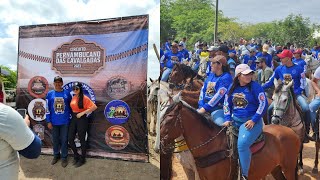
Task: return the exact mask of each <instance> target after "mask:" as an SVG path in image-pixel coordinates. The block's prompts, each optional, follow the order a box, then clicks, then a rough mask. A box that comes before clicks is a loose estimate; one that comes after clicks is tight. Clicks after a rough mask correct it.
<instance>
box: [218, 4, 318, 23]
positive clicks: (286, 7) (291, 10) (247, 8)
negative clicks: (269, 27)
mask: <svg viewBox="0 0 320 180" xmlns="http://www.w3.org/2000/svg"><path fill="white" fill-rule="evenodd" d="M218 7H219V10H222V12H223V14H224V15H225V16H227V17H235V18H237V21H238V22H246V23H258V22H271V21H274V20H282V19H284V18H285V17H287V16H288V15H289V14H301V15H302V16H303V17H305V18H306V17H309V18H310V21H311V22H312V23H317V24H320V16H319V7H320V1H319V0H267V1H261V0H220V1H219V4H218Z"/></svg>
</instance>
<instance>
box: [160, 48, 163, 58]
mask: <svg viewBox="0 0 320 180" xmlns="http://www.w3.org/2000/svg"><path fill="white" fill-rule="evenodd" d="M163 55H164V52H163V50H162V49H161V48H160V59H161V58H162V56H163Z"/></svg>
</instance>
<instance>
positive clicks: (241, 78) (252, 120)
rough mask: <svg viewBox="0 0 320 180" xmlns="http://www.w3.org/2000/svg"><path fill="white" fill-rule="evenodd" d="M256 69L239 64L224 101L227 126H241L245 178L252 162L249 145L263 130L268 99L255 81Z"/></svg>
mask: <svg viewBox="0 0 320 180" xmlns="http://www.w3.org/2000/svg"><path fill="white" fill-rule="evenodd" d="M253 74H254V71H253V70H252V69H250V67H249V66H248V65H247V64H239V65H238V66H237V67H236V70H235V78H234V80H233V83H232V85H231V88H230V89H229V92H228V94H227V95H226V97H225V101H224V107H223V109H224V115H225V123H223V125H224V126H229V125H231V124H232V125H233V126H235V127H237V128H238V129H239V135H238V153H239V159H240V165H241V170H242V179H247V177H248V173H249V167H250V162H251V151H250V146H251V145H252V144H253V143H254V142H255V140H256V139H257V138H258V137H259V135H260V134H261V133H262V127H263V121H262V117H263V115H264V113H265V112H266V110H267V107H268V101H267V97H266V95H265V93H264V91H263V89H262V87H261V86H260V85H259V84H258V83H257V82H255V81H252V77H253Z"/></svg>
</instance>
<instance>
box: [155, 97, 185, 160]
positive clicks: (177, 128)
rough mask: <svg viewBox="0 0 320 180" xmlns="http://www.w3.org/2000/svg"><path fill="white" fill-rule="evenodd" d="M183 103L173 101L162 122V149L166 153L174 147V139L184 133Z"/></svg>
mask: <svg viewBox="0 0 320 180" xmlns="http://www.w3.org/2000/svg"><path fill="white" fill-rule="evenodd" d="M181 109H182V103H181V102H178V103H176V102H175V103H173V104H172V105H171V106H170V107H168V109H167V110H166V113H165V115H164V117H163V119H162V121H161V124H160V139H161V151H163V153H164V154H166V153H167V152H170V151H172V150H173V149H174V140H175V139H176V138H178V137H179V136H181V135H182V134H183V128H182V122H181V121H182V120H181V115H180V111H181Z"/></svg>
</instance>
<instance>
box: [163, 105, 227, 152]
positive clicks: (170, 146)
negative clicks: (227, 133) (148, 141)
mask: <svg viewBox="0 0 320 180" xmlns="http://www.w3.org/2000/svg"><path fill="white" fill-rule="evenodd" d="M173 105H176V104H173ZM167 116H173V117H175V118H176V119H177V122H178V123H179V124H180V129H181V130H182V134H184V132H185V130H184V128H183V125H182V120H181V114H180V110H179V112H178V114H173V115H170V114H166V115H165V116H164V117H163V119H165V118H166V117H167ZM162 122H164V121H162ZM162 122H161V123H162ZM225 128H226V126H225V127H223V128H222V129H221V130H220V131H219V132H218V133H217V134H216V135H214V136H213V137H211V138H209V139H208V140H206V141H205V142H203V143H201V144H199V145H197V146H194V147H191V148H189V150H190V151H193V150H196V149H199V148H201V147H203V146H205V145H207V144H209V143H210V142H211V141H213V140H214V139H215V138H217V137H218V136H219V135H220V134H221V132H223V131H224V129H225ZM167 136H168V135H166V136H164V137H163V138H162V139H161V140H160V144H161V148H160V149H161V151H162V152H163V154H166V153H168V152H172V151H173V150H174V149H175V148H177V147H181V146H183V145H185V144H181V145H178V146H176V145H175V143H177V144H178V143H179V142H182V141H183V140H181V141H178V142H172V143H169V144H168V145H167V146H166V145H165V144H164V140H166V139H167V138H168V137H167Z"/></svg>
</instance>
